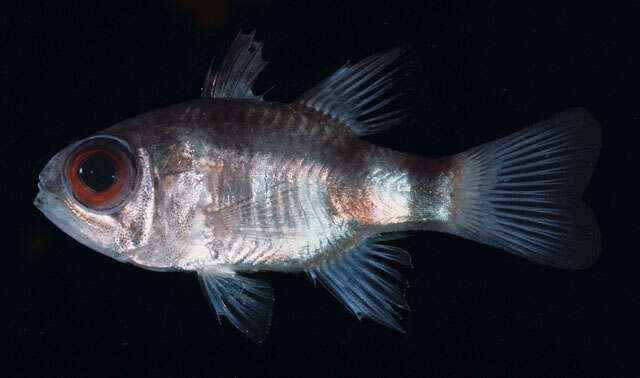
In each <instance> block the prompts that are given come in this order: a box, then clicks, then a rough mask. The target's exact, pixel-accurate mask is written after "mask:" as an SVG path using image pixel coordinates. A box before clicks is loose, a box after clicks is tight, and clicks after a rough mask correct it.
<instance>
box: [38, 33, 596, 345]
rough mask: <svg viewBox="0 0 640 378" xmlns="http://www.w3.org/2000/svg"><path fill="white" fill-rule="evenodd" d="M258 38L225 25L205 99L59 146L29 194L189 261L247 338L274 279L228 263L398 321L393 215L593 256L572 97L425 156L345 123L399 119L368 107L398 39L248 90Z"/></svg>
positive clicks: (126, 257)
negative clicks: (310, 284)
mask: <svg viewBox="0 0 640 378" xmlns="http://www.w3.org/2000/svg"><path fill="white" fill-rule="evenodd" d="M260 49H261V44H259V43H257V42H255V41H253V35H243V34H240V35H239V36H238V38H237V39H236V41H235V42H234V45H233V46H232V48H231V52H230V53H229V55H228V56H227V58H225V61H224V62H223V64H222V67H221V68H220V70H219V71H218V72H217V73H215V74H213V71H210V73H209V75H208V76H207V79H206V81H205V86H204V88H203V98H202V99H198V100H192V101H188V102H185V103H182V104H178V105H174V106H171V107H168V108H164V109H159V110H155V111H152V112H149V113H145V114H142V115H139V116H137V117H134V118H131V119H129V120H126V121H123V122H120V123H118V124H116V125H114V126H112V127H110V128H108V129H106V130H104V131H102V132H99V133H97V134H94V135H93V136H91V137H89V138H86V139H84V140H82V141H80V142H77V143H74V144H73V145H71V146H69V147H67V148H65V149H64V150H62V151H61V152H60V153H58V154H57V155H56V156H54V157H53V158H52V159H51V161H50V162H49V163H48V164H47V166H46V167H45V169H44V170H43V171H42V173H41V174H40V183H39V187H40V192H39V193H38V196H37V197H36V200H35V204H36V206H37V207H38V208H39V209H40V210H42V211H43V213H44V214H45V215H46V216H47V217H48V218H49V219H50V220H51V221H52V222H53V223H55V224H56V225H57V226H58V227H60V228H61V229H62V230H63V231H65V232H66V233H68V234H69V235H71V236H72V237H74V238H75V239H76V240H78V241H79V242H81V243H83V244H85V245H86V246H88V247H90V248H92V249H94V250H97V251H99V252H101V253H103V254H105V255H107V256H110V257H113V258H114V259H116V260H119V261H123V262H130V263H133V264H136V265H138V266H141V267H143V268H146V269H153V270H160V271H166V270H183V271H195V272H197V273H198V276H199V278H200V281H201V283H202V285H203V287H204V289H205V292H206V293H207V294H208V296H209V300H210V302H211V304H212V305H213V307H214V309H215V311H216V312H217V313H218V315H223V316H226V317H227V318H228V319H229V320H230V321H231V322H232V323H233V324H234V325H235V326H236V327H237V328H239V329H240V330H241V331H243V332H244V333H245V334H247V335H248V336H250V337H251V338H252V339H254V340H255V341H257V342H261V341H262V340H263V339H264V337H265V335H266V332H267V331H268V329H269V324H270V319H271V311H272V308H273V295H272V292H271V289H270V287H269V286H268V284H266V283H264V282H262V281H259V280H255V279H252V278H249V277H247V276H245V275H243V274H242V273H250V272H254V271H260V270H270V271H280V272H301V271H305V272H307V273H308V274H309V276H310V277H311V278H312V279H313V280H314V282H316V281H320V282H321V283H322V284H323V285H324V286H325V287H327V288H328V289H329V290H330V291H331V292H332V293H333V294H334V295H335V296H336V297H337V298H338V299H340V300H341V301H342V302H343V303H344V304H345V305H346V306H347V307H348V308H350V309H351V310H352V311H353V312H354V313H355V314H356V315H357V316H358V317H359V318H364V317H368V318H371V319H373V320H375V321H377V322H379V323H381V324H384V325H387V326H389V327H391V328H394V329H397V330H402V329H401V326H400V325H399V323H398V322H397V316H398V312H397V309H396V308H408V305H407V303H406V300H405V299H404V294H403V292H402V282H403V279H402V277H401V275H400V274H399V273H398V271H396V270H395V269H393V268H392V267H391V265H392V264H393V263H399V264H410V260H409V257H408V254H406V252H404V251H402V250H400V249H398V248H396V247H392V246H390V245H387V244H382V243H380V242H381V241H383V240H386V239H388V238H389V237H388V236H386V235H389V234H390V233H395V232H398V231H405V230H434V231H443V232H449V233H453V234H456V235H460V236H463V237H466V238H470V239H473V240H476V241H478V242H481V243H485V244H490V245H494V246H496V247H499V248H502V249H505V250H507V251H510V252H512V253H515V254H518V255H520V256H523V257H525V258H528V259H531V260H534V261H537V262H540V263H544V264H548V265H553V266H557V267H561V268H573V269H577V268H584V267H587V266H589V265H591V264H592V263H593V261H595V259H596V258H597V256H598V253H599V233H598V229H597V224H596V222H595V219H594V217H593V215H592V213H591V212H590V210H589V209H588V208H587V207H586V206H584V205H583V204H582V202H581V201H579V195H580V193H581V192H582V190H584V187H585V186H586V185H587V182H588V178H589V176H590V174H591V171H592V169H593V165H594V164H595V161H596V159H597V154H598V150H599V146H600V135H599V129H598V126H597V123H596V122H595V121H594V120H593V118H592V117H591V116H590V115H589V114H588V113H587V112H585V111H583V110H572V111H569V112H565V113H563V114H560V115H558V116H556V117H554V118H552V119H550V120H549V121H546V122H543V123H540V124H538V125H534V126H532V127H530V128H528V129H525V130H523V131H521V132H519V133H516V134H513V135H512V136H509V137H506V138H503V139H500V140H498V141H495V142H492V143H488V144H486V145H483V146H479V147H477V148H474V149H471V150H469V151H466V152H464V153H461V154H457V155H452V156H449V157H444V158H436V159H426V158H423V157H418V156H412V155H408V154H405V153H401V152H397V151H393V150H390V149H386V148H383V147H380V146H376V145H373V144H370V143H368V142H366V141H363V140H362V139H360V138H359V136H361V135H365V134H367V133H372V132H375V131H377V130H378V129H381V128H383V127H388V126H391V125H392V124H393V123H397V121H398V120H399V119H398V118H397V117H396V115H397V114H396V113H394V112H387V113H384V112H383V113H382V114H379V113H380V112H379V110H380V109H383V108H384V106H385V105H386V104H387V102H388V101H386V100H384V99H383V98H382V95H383V94H384V91H385V90H386V88H388V86H389V84H390V83H391V79H392V77H393V72H390V73H384V72H385V71H384V70H385V68H386V67H387V66H388V65H389V64H390V63H391V62H392V61H393V60H394V59H395V58H396V57H397V56H398V55H399V53H400V51H399V50H393V51H391V52H388V53H385V54H380V55H376V56H373V57H371V58H368V59H365V60H364V61H362V62H360V63H358V64H355V65H347V66H344V67H343V68H341V69H340V70H339V71H337V72H336V73H335V74H333V75H332V76H330V77H329V78H328V79H327V80H325V81H324V82H322V83H320V84H319V85H318V86H317V87H316V88H313V89H312V90H310V91H309V92H307V93H306V94H304V95H303V96H301V98H299V99H298V100H297V101H296V102H294V103H291V104H280V103H269V102H265V101H263V100H262V98H261V97H260V96H255V95H254V94H253V93H252V91H251V86H252V83H253V81H254V80H255V78H256V76H257V75H258V74H259V73H260V71H261V69H262V68H263V67H264V65H265V63H264V62H263V61H262V60H261V57H260ZM376 112H377V113H376ZM100 170H106V171H105V172H106V173H105V172H100ZM92 175H93V176H92ZM94 176H95V177H94ZM96 177H97V179H95V178H96ZM98 179H99V180H98ZM96 180H97V181H96ZM100 180H103V181H104V183H101V182H100ZM105 180H106V181H105ZM105 183H106V184H105ZM103 184H104V185H103Z"/></svg>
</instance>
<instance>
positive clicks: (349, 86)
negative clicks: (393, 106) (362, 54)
mask: <svg viewBox="0 0 640 378" xmlns="http://www.w3.org/2000/svg"><path fill="white" fill-rule="evenodd" d="M403 53H404V48H401V47H399V48H395V49H393V50H390V51H387V52H384V53H380V54H376V55H373V56H370V57H368V58H365V59H363V60H361V61H360V62H358V63H356V64H349V63H347V64H345V65H344V66H342V67H341V68H340V69H339V70H338V71H336V72H334V73H333V74H332V75H331V76H329V77H328V78H326V79H325V80H324V81H322V82H320V83H319V84H318V85H316V86H315V87H313V88H311V89H310V90H309V91H307V92H306V93H304V94H303V95H302V96H300V97H299V98H298V99H297V101H296V102H298V103H300V104H302V105H305V106H308V107H310V108H313V109H315V110H317V111H319V112H322V113H324V114H327V115H329V116H330V117H332V118H334V119H337V120H339V121H341V122H342V123H344V124H345V125H347V126H348V127H349V128H351V129H352V130H353V131H354V132H355V133H356V134H357V135H367V134H373V133H376V132H378V131H380V130H384V129H386V128H388V127H391V126H394V125H396V124H398V123H400V122H401V121H402V120H403V118H404V113H405V112H404V110H402V109H400V110H395V111H388V110H387V105H388V104H389V103H391V102H392V101H393V100H394V99H395V96H389V97H386V98H385V94H387V91H388V90H389V89H390V88H391V87H392V86H393V85H394V84H395V82H396V81H397V79H398V75H397V73H398V68H395V69H392V70H386V69H387V67H388V66H389V65H390V64H391V63H393V62H394V61H395V60H396V59H397V58H398V57H399V56H400V55H402V54H403ZM385 70H386V72H385Z"/></svg>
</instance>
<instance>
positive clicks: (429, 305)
mask: <svg viewBox="0 0 640 378" xmlns="http://www.w3.org/2000/svg"><path fill="white" fill-rule="evenodd" d="M425 3H428V4H425ZM510 3H513V4H511V5H504V4H498V3H497V2H493V1H491V2H486V1H478V2H475V1H468V2H465V1H429V2H421V1H420V2H409V1H401V0H397V1H393V2H388V1H369V2H366V3H360V2H349V1H316V2H309V3H306V2H302V1H283V2H277V1H249V0H245V1H226V2H225V1H213V0H210V1H197V0H191V1H189V0H182V1H180V0H174V1H146V2H144V1H140V2H137V1H108V2H93V1H76V2H74V1H60V2H55V1H52V2H22V3H21V4H20V5H16V4H14V6H13V7H12V8H11V9H8V8H6V9H2V11H1V13H0V22H1V24H0V25H1V26H2V31H1V34H0V38H1V40H0V42H1V44H2V49H3V50H5V53H4V54H2V57H1V58H0V84H1V85H2V87H1V88H2V91H0V96H1V100H2V106H3V109H4V110H3V113H2V120H1V124H2V126H3V129H2V130H3V134H2V140H1V148H2V153H3V158H2V161H1V164H2V169H3V173H4V175H3V180H2V190H3V196H2V198H3V202H4V205H5V206H3V208H4V212H3V214H4V216H3V218H4V220H5V221H7V223H6V224H5V226H4V227H3V233H6V234H5V235H4V236H3V240H4V241H5V244H4V245H5V247H4V248H2V250H3V254H2V256H3V265H4V266H3V269H2V271H3V277H4V278H5V280H6V283H5V284H4V285H3V288H4V292H5V297H4V298H3V300H2V309H3V313H5V314H6V315H8V320H7V321H5V322H2V325H1V326H0V327H2V328H0V329H4V332H2V333H3V334H4V335H5V336H2V337H3V338H4V339H5V340H7V342H8V344H7V345H8V347H9V348H8V349H7V351H8V353H7V352H5V353H3V354H2V359H3V360H4V359H6V362H7V363H2V368H3V369H9V374H8V375H9V376H20V375H45V376H95V375H109V376H163V375H167V376H190V377H191V376H251V375H261V376H266V375H275V376H306V375H323V376H326V375H338V376H360V375H370V376H371V375H372V376H433V377H440V376H457V377H463V376H486V377H493V376H512V377H527V376H538V377H540V376H557V377H568V376H580V377H588V376H634V366H633V362H634V360H633V359H629V358H627V357H626V353H631V354H633V355H637V351H638V345H639V343H638V335H639V332H638V331H637V327H638V325H637V318H638V314H640V311H638V308H637V304H638V299H637V298H638V290H637V284H636V280H635V277H634V275H635V272H636V271H637V269H636V268H635V266H636V265H635V262H629V263H627V262H626V261H625V262H624V263H623V262H622V257H621V256H622V255H623V254H636V252H637V238H636V240H635V241H636V243H635V244H632V245H630V246H627V245H626V244H625V243H624V242H623V240H624V238H625V237H628V236H629V235H630V233H631V236H634V235H633V232H635V233H636V235H637V230H638V226H637V225H636V224H634V223H632V222H631V223H629V222H628V221H627V220H626V219H624V216H625V215H633V214H634V207H637V205H636V204H635V203H634V198H635V197H637V194H635V193H633V191H632V192H631V193H623V191H624V190H625V189H626V188H629V187H633V186H632V184H631V182H632V180H634V176H637V164H636V162H637V153H636V151H635V150H634V148H637V143H638V142H637V138H635V136H634V134H632V132H633V129H634V128H637V127H638V123H639V122H640V112H639V111H638V110H637V105H638V102H637V98H638V96H637V93H638V92H637V90H638V85H637V84H638V81H637V79H636V73H635V71H637V69H638V67H639V65H638V59H637V58H638V53H637V52H636V51H637V50H634V42H636V45H635V47H636V48H637V47H638V45H637V39H638V35H639V33H638V31H639V29H638V27H637V26H635V25H634V24H633V22H632V21H633V18H634V17H636V18H637V16H638V13H637V12H634V11H635V9H634V8H633V7H632V6H630V5H624V4H623V3H621V2H616V3H615V4H616V5H605V3H604V2H602V3H601V4H599V5H597V6H595V5H594V6H590V5H587V2H585V3H581V4H580V5H579V6H576V5H577V4H575V3H570V2H566V3H562V2H555V3H553V4H541V3H539V2H537V1H533V2H530V1H526V2H510ZM3 7H6V5H5V6H3ZM241 28H242V30H245V31H248V30H251V29H253V28H256V29H257V38H258V39H259V40H263V41H265V49H264V55H265V57H266V59H267V60H268V61H270V62H271V63H270V65H269V66H268V68H267V69H266V71H265V72H264V73H263V75H262V76H261V77H260V79H259V81H258V83H257V87H258V88H259V89H266V88H269V87H271V86H272V85H275V87H274V88H273V90H272V91H271V92H270V93H269V95H268V96H267V99H268V100H271V101H290V100H292V99H294V98H295V97H296V96H297V95H299V94H300V93H301V92H303V91H304V90H305V89H307V88H308V87H310V86H312V85H313V84H314V83H315V82H317V81H318V80H320V79H322V78H323V77H325V76H326V75H328V74H329V73H331V72H332V71H333V70H335V69H336V68H337V67H339V66H340V65H341V64H342V63H344V62H345V61H346V60H347V59H352V60H353V59H360V58H363V57H365V56H367V55H369V54H372V53H375V52H378V51H380V50H383V49H387V48H390V47H394V46H398V45H408V46H409V47H410V50H409V55H408V57H409V58H408V60H409V62H410V65H411V66H412V67H414V68H415V69H414V71H415V72H414V76H412V79H411V80H410V83H407V85H408V87H409V88H410V90H409V92H410V93H411V95H412V97H411V100H408V104H410V106H411V107H412V108H416V109H419V110H420V111H417V112H416V113H417V115H416V117H415V118H414V122H413V123H410V124H407V125H404V126H402V127H399V128H396V129H394V130H392V131H388V132H385V133H382V134H379V135H374V136H371V137H368V139H369V140H370V141H372V142H375V143H378V144H381V145H384V146H387V147H392V148H395V149H399V150H403V151H409V152H413V153H417V154H423V155H443V154H451V153H455V152H459V151H462V150H464V149H466V148H469V147H471V146H475V145H477V144H480V143H484V142H486V141H489V140H492V139H495V138H497V137H501V136H504V135H507V134H509V133H511V132H514V131H516V130H518V129H519V128H521V127H524V126H527V125H529V124H532V123H534V122H536V121H540V120H542V119H544V118H546V117H547V116H549V115H551V114H553V113H554V112H557V111H561V110H563V109H564V108H567V107H570V106H584V107H586V108H588V109H589V110H591V111H592V112H593V114H594V115H595V116H596V118H598V119H599V120H600V122H601V124H602V128H603V145H604V147H603V150H602V154H601V158H600V163H599V165H598V167H597V168H596V171H595V174H594V177H593V179H592V182H591V185H590V186H589V188H588V189H587V192H586V193H585V200H586V201H587V202H588V203H589V204H590V205H591V206H592V207H593V209H594V211H595V213H596V216H597V217H598V219H599V222H600V225H601V230H602V235H603V252H602V257H601V258H600V260H599V261H598V262H597V263H596V265H595V266H594V267H593V268H591V269H589V270H586V271H577V272H572V271H562V270H555V269H552V268H548V267H543V266H539V265H536V264H533V263H530V262H527V261H525V260H523V259H520V258H517V257H515V256H512V255H510V254H507V253H504V252H502V251H499V250H497V249H494V248H491V247H486V246H482V245H479V244H476V243H473V242H470V241H466V240H463V239H460V238H456V237H453V236H449V235H444V234H436V233H422V234H420V233H416V234H414V235H412V236H411V237H409V238H407V239H403V240H398V241H395V242H393V244H395V245H399V246H401V247H403V248H405V249H407V250H409V251H411V252H412V255H413V256H414V264H415V269H414V270H412V271H408V272H407V275H408V276H409V278H410V280H411V288H410V289H409V292H408V296H409V302H410V304H411V306H412V311H411V312H410V313H407V319H406V320H405V321H404V323H403V324H404V325H405V326H406V328H407V330H408V333H407V334H406V335H402V334H398V333H396V332H393V331H391V330H388V329H385V328H384V327H381V326H379V325H377V324H375V323H373V322H371V321H362V322H359V321H357V320H356V319H355V317H354V316H352V315H351V314H350V313H349V312H348V311H347V310H346V309H345V308H344V307H343V306H342V305H341V304H340V303H338V302H337V301H336V300H335V299H334V298H333V297H332V296H331V295H330V294H329V293H328V292H326V291H325V290H323V289H321V288H314V287H313V286H312V285H311V283H310V282H309V280H308V279H307V278H306V277H305V276H304V275H302V274H300V275H282V274H265V275H264V277H266V278H267V279H268V280H269V281H270V282H271V283H272V284H273V286H274V288H275V292H276V306H275V312H274V319H273V326H272V329H271V332H270V334H269V336H268V337H267V340H266V342H265V344H264V345H263V346H262V347H260V348H259V347H256V346H255V345H254V344H252V343H251V342H250V341H249V340H248V339H246V338H245V337H244V336H242V335H241V334H240V333H239V332H237V331H236V330H235V329H234V328H233V327H231V326H230V325H229V324H228V323H227V322H226V320H223V325H222V326H220V325H218V323H217V321H216V319H215V316H214V314H212V313H211V312H210V310H209V308H208V306H207V304H206V302H205V299H204V298H203V296H202V293H201V290H200V288H199V286H198V283H197V280H196V277H195V276H194V275H191V274H184V273H183V274H181V273H156V272H150V271H145V270H142V269H139V268H136V267H134V266H131V265H125V264H120V263H117V262H115V261H112V260H110V259H108V258H107V257H104V256H102V255H100V254H98V253H95V252H93V251H91V250H89V249H87V248H85V247H83V246H82V245H80V244H79V243H77V242H75V241H74V240H72V239H71V238H70V237H68V236H67V235H65V234H64V233H63V232H61V231H60V230H58V229H57V228H56V227H55V226H53V225H52V224H51V223H50V222H49V221H47V220H46V219H45V217H44V216H43V215H42V214H40V213H39V212H38V211H37V210H36V209H35V207H33V205H32V201H33V198H34V196H35V194H36V182H37V174H38V172H39V171H40V170H41V169H42V167H44V165H45V163H46V162H47V161H48V159H49V158H50V157H51V156H52V155H53V154H54V153H55V152H57V151H58V150H60V149H61V148H63V147H64V146H66V145H67V144H69V143H70V142H72V141H75V140H78V139H82V138H84V137H85V136H87V135H89V134H91V133H93V132H96V131H98V130H101V129H103V128H106V127H107V126H109V125H110V124H113V123H115V122H117V121H120V120H122V119H125V118H128V117H130V116H133V115H136V114H138V113H141V112H144V111H148V110H151V109H154V108H158V107H162V106H166V105H170V104H173V103H176V102H180V101H183V100H186V99H189V98H194V97H197V96H198V95H199V89H200V85H201V82H202V79H203V77H204V74H205V72H206V69H207V66H208V64H209V61H210V58H211V57H212V56H217V57H219V58H221V57H222V56H223V55H224V53H225V51H226V48H227V47H228V46H229V44H230V42H231V41H232V39H233V38H234V36H235V35H236V33H237V32H238V31H239V30H240V29H241ZM412 110H414V109H412ZM634 194H635V197H633V195H634ZM623 208H624V209H623ZM623 210H624V211H623ZM636 214H637V211H636ZM629 226H631V227H629ZM636 358H637V357H636Z"/></svg>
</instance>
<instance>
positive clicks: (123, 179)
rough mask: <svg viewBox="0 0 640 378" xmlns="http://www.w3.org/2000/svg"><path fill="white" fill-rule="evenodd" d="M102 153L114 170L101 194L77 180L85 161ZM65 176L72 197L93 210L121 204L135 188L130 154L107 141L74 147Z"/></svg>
mask: <svg viewBox="0 0 640 378" xmlns="http://www.w3.org/2000/svg"><path fill="white" fill-rule="evenodd" d="M96 154H103V155H104V156H106V157H107V158H108V159H110V160H111V162H112V163H113V166H114V167H115V172H116V174H115V180H114V182H113V184H112V185H111V186H109V187H108V188H107V189H105V190H102V191H96V190H94V189H93V188H91V187H89V186H88V185H87V184H86V183H85V182H84V181H83V179H82V177H80V173H79V172H80V168H81V167H82V165H83V164H84V163H85V162H86V161H87V159H89V158H91V157H93V156H95V155H96ZM65 165H66V169H65V171H66V172H65V176H66V178H67V180H66V182H67V184H68V188H69V189H70V191H71V193H72V194H73V196H74V198H75V199H76V200H77V201H78V202H80V203H81V204H82V205H84V206H86V207H88V208H90V209H93V210H110V209H113V208H115V207H117V206H119V205H120V204H122V203H123V202H124V200H125V199H126V198H127V197H128V195H129V193H130V192H131V191H132V190H133V187H134V186H135V165H134V163H133V159H132V158H131V153H130V152H129V151H128V149H126V148H125V147H124V146H123V145H122V143H120V142H119V141H117V140H115V139H111V138H100V137H99V138H93V139H90V140H88V141H87V142H85V143H84V144H82V145H80V146H79V147H78V148H76V149H75V150H74V151H73V152H72V153H71V154H70V155H69V157H68V158H67V164H65Z"/></svg>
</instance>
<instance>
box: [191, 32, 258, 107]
mask: <svg viewBox="0 0 640 378" xmlns="http://www.w3.org/2000/svg"><path fill="white" fill-rule="evenodd" d="M254 35H255V31H252V32H251V33H249V34H242V32H240V33H238V36H237V37H236V39H235V40H234V41H233V44H232V45H231V48H230V49H229V52H228V53H227V55H226V56H225V58H224V61H223V62H222V65H221V66H220V68H219V69H218V71H217V72H214V71H213V64H212V65H211V67H209V72H207V77H206V78H205V80H204V84H203V86H202V97H204V98H207V97H210V98H247V99H254V100H259V101H262V96H257V95H255V94H253V91H252V90H251V87H252V86H253V83H254V82H255V81H256V78H257V77H258V75H259V74H260V72H262V70H263V69H264V67H265V66H266V65H267V62H265V61H264V60H263V59H262V43H261V42H256V41H254V40H253V36H254Z"/></svg>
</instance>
